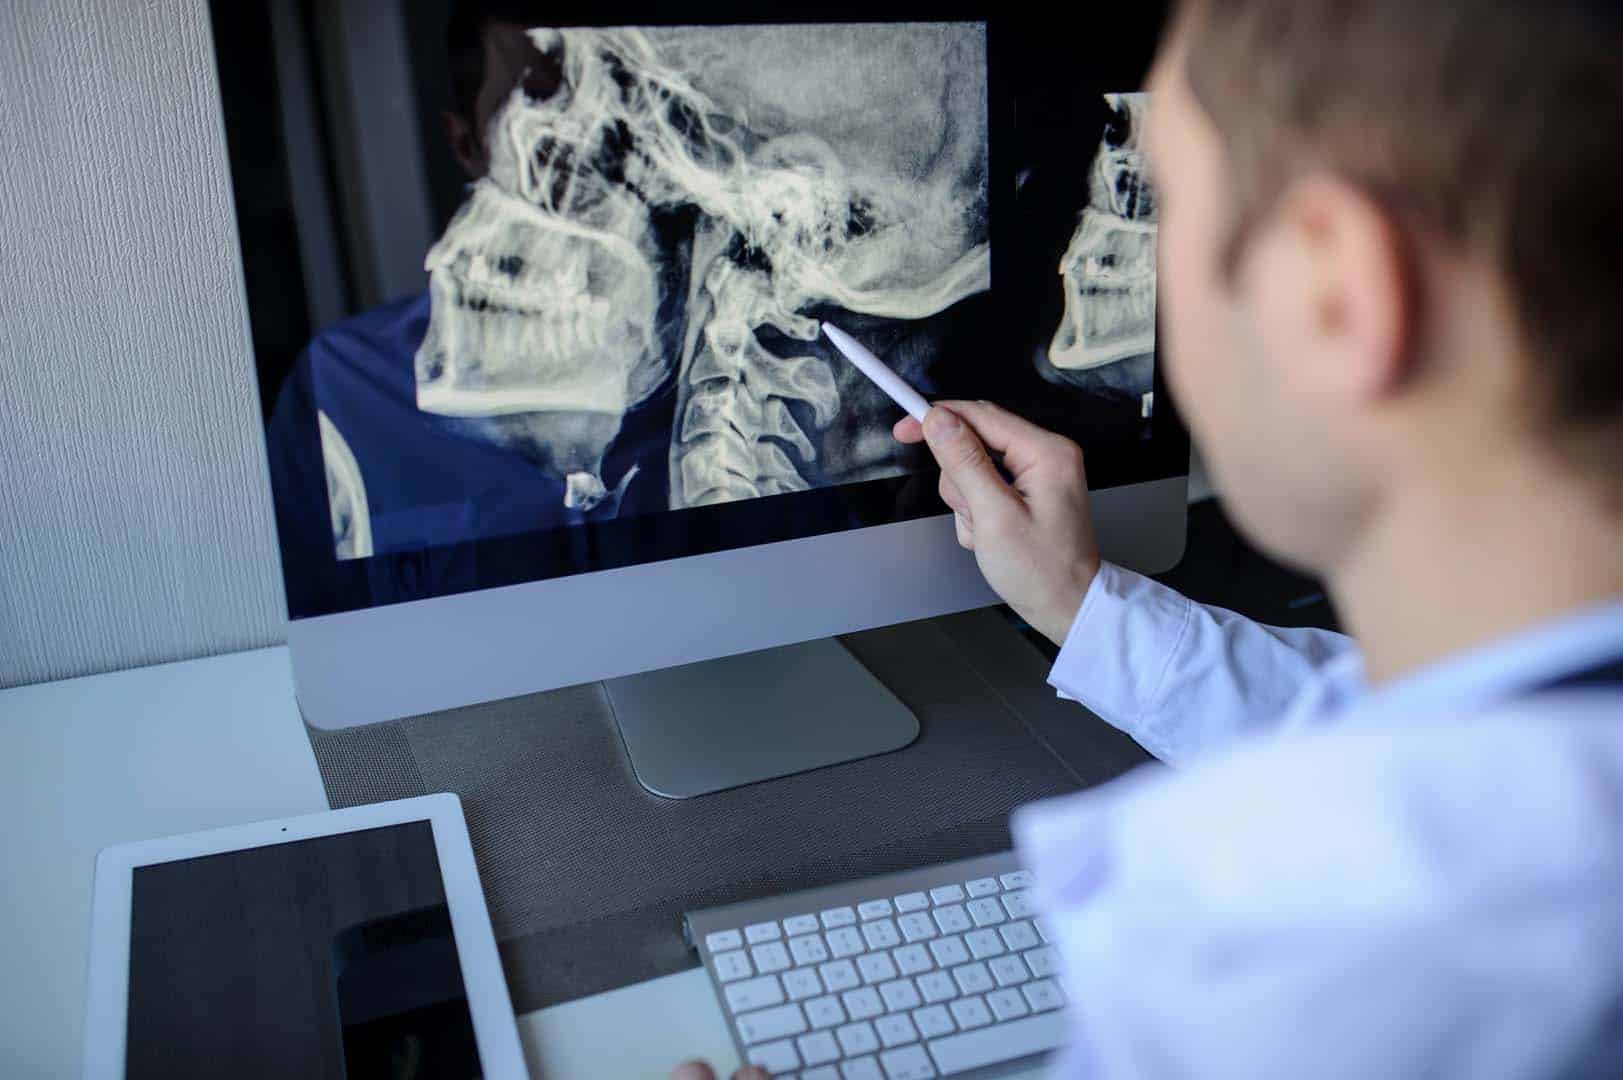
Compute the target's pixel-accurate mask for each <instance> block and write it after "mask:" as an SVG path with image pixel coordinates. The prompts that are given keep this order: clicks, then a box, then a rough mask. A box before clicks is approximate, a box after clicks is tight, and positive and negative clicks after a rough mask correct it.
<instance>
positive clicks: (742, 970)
mask: <svg viewBox="0 0 1623 1080" xmlns="http://www.w3.org/2000/svg"><path fill="white" fill-rule="evenodd" d="M715 963H716V978H718V979H720V980H721V981H722V982H732V981H733V980H734V979H747V978H749V977H750V976H751V975H754V974H755V969H754V968H752V967H750V958H749V957H747V956H745V955H744V950H742V949H739V950H738V951H736V952H724V953H719V954H717V956H716V958H715Z"/></svg>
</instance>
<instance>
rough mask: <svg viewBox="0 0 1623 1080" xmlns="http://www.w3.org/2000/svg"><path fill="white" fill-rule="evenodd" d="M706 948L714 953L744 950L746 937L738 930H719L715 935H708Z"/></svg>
mask: <svg viewBox="0 0 1623 1080" xmlns="http://www.w3.org/2000/svg"><path fill="white" fill-rule="evenodd" d="M704 947H705V948H707V949H709V950H710V951H711V952H713V953H718V952H726V951H727V950H728V949H742V948H743V947H744V935H743V934H740V933H739V932H738V931H737V930H717V931H716V932H715V933H714V934H706V935H705V939H704Z"/></svg>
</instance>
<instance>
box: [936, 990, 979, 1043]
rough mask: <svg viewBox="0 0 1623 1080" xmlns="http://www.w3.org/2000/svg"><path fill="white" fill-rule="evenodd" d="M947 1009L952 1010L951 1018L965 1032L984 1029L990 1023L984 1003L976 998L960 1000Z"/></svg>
mask: <svg viewBox="0 0 1623 1080" xmlns="http://www.w3.org/2000/svg"><path fill="white" fill-rule="evenodd" d="M947 1007H948V1008H949V1009H951V1010H952V1018H953V1019H954V1020H956V1021H957V1022H958V1026H959V1027H961V1028H963V1029H964V1030H965V1031H968V1030H969V1029H970V1028H978V1027H985V1026H986V1025H987V1024H990V1023H991V1022H992V1014H991V1013H990V1012H989V1011H988V1010H987V1008H986V1002H984V1001H982V1000H981V999H980V998H978V997H968V998H960V999H959V1000H957V1001H955V1002H953V1003H952V1004H951V1005H949V1006H947ZM932 1045H933V1044H932Z"/></svg>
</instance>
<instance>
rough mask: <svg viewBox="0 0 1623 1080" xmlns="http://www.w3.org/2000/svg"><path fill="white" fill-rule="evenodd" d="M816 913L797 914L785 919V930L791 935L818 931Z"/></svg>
mask: <svg viewBox="0 0 1623 1080" xmlns="http://www.w3.org/2000/svg"><path fill="white" fill-rule="evenodd" d="M818 929H819V928H818V925H817V916H816V915H796V916H794V917H793V918H790V919H785V920H783V932H784V933H785V934H788V935H789V936H790V937H795V936H796V935H799V934H815V933H817V931H818Z"/></svg>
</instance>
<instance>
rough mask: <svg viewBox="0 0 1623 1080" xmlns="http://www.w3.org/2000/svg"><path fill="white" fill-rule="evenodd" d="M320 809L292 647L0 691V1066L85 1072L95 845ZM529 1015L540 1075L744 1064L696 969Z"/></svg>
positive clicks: (7, 1070)
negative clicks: (693, 1061)
mask: <svg viewBox="0 0 1623 1080" xmlns="http://www.w3.org/2000/svg"><path fill="white" fill-rule="evenodd" d="M326 809H327V796H326V793H325V791H324V790H323V789H322V786H321V777H320V774H319V773H318V772H317V771H316V762H315V757H314V756H313V755H312V754H311V752H310V743H309V740H308V739H307V738H306V737H305V733H304V726H303V724H302V723H301V722H300V721H299V715H298V710H297V708H296V707H295V706H294V703H293V682H292V676H291V673H290V672H289V669H288V662H287V650H286V649H261V650H258V651H255V652H247V653H238V654H236V655H233V656H221V657H214V658H211V659H207V660H192V661H187V662H186V663H180V664H164V665H161V666H158V667H151V668H143V669H140V670H136V671H123V672H115V673H113V674H109V675H95V676H91V677H89V678H84V679H70V680H67V681H65V682H59V683H48V684H45V685H42V686H29V687H22V688H19V689H14V690H5V691H0V819H3V820H4V821H6V822H7V825H6V828H5V835H4V839H3V840H0V858H3V866H4V888H3V891H0V911H3V912H5V918H4V919H3V921H0V971H3V972H4V978H3V979H0V1075H4V1076H18V1077H22V1076H28V1077H39V1078H46V1077H76V1076H78V1074H79V1061H80V1052H81V1042H82V1040H83V1031H84V1005H85V1000H84V998H85V967H86V964H87V963H88V960H89V952H88V949H89V928H90V887H91V880H92V878H93V877H94V873H95V861H96V853H97V852H99V851H100V850H101V849H102V848H104V847H106V846H107V845H109V844H117V843H122V842H124V841H126V840H142V839H147V838H149V837H155V836H164V835H168V834H172V833H182V832H193V831H195V830H198V829H211V828H215V827H217V826H221V825H236V824H240V823H243V822H248V821H258V820H262V819H264V818H273V817H287V816H289V815H293V814H308V813H313V812H317V811H322V810H326ZM632 1018H635V1019H634V1022H633V1020H632ZM519 1024H520V1029H521V1031H522V1032H523V1035H524V1040H525V1046H526V1049H527V1051H528V1054H529V1058H530V1070H531V1072H532V1074H533V1075H535V1076H536V1077H542V1076H547V1077H574V1076H611V1075H612V1076H628V1077H631V1076H635V1077H638V1078H640V1080H646V1078H650V1077H654V1078H657V1077H661V1076H664V1075H665V1073H667V1072H668V1071H669V1070H670V1068H671V1067H672V1066H673V1065H675V1064H676V1063H677V1062H678V1061H680V1060H682V1059H683V1058H685V1057H694V1056H701V1057H707V1058H709V1059H710V1060H711V1061H713V1062H714V1063H715V1064H716V1065H717V1067H718V1068H719V1067H722V1066H728V1067H733V1066H736V1064H737V1055H736V1053H735V1052H734V1051H733V1048H732V1043H731V1042H730V1040H729V1039H728V1036H727V1029H726V1027H725V1026H724V1025H723V1023H722V1017H721V1011H720V1009H719V1008H718V1007H717V1005H716V1001H715V997H714V995H713V994H712V993H711V990H710V987H709V984H708V983H707V982H706V981H705V978H704V973H703V972H702V971H699V970H697V969H695V970H693V971H688V972H683V973H682V974H679V975H672V976H668V977H666V978H663V979H654V980H651V981H649V982H646V983H641V984H638V985H636V986H630V987H626V988H624V989H621V990H616V991H613V992H611V993H607V994H600V995H598V996H597V997H594V998H587V999H584V1000H581V1001H574V1002H570V1003H569V1004H567V1005H559V1006H556V1007H554V1008H551V1009H543V1010H541V1011H539V1012H535V1013H530V1014H528V1015H526V1016H523V1017H521V1018H520V1021H519ZM605 1048H609V1049H607V1050H605Z"/></svg>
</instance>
